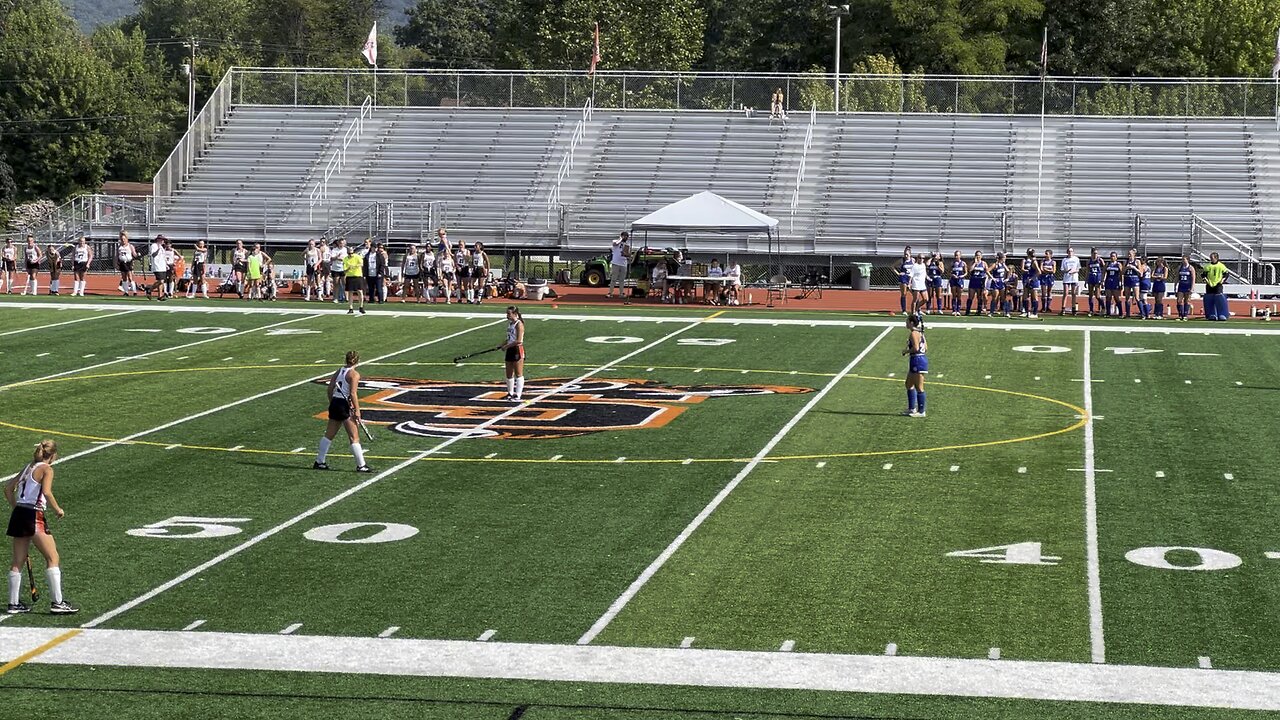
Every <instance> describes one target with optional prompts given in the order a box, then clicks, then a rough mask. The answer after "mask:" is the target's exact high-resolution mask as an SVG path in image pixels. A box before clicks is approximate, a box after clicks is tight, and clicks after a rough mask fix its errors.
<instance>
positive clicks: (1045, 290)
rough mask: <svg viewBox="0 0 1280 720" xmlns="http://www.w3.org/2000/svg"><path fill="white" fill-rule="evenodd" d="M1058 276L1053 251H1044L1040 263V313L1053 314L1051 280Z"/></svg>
mask: <svg viewBox="0 0 1280 720" xmlns="http://www.w3.org/2000/svg"><path fill="white" fill-rule="evenodd" d="M1057 275H1058V262H1057V261H1056V260H1054V259H1053V251H1052V250H1045V251H1044V259H1042V260H1041V261H1040V312H1043V313H1051V312H1053V279H1054V278H1055V277H1057Z"/></svg>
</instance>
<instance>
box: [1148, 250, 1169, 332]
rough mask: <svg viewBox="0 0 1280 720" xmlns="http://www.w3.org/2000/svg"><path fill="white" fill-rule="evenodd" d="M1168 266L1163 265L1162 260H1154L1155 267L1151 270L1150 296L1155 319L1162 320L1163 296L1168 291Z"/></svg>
mask: <svg viewBox="0 0 1280 720" xmlns="http://www.w3.org/2000/svg"><path fill="white" fill-rule="evenodd" d="M1168 280H1169V266H1168V265H1167V264H1166V263H1165V261H1164V258H1158V259H1157V260H1156V264H1155V267H1154V268H1152V270H1151V294H1152V296H1153V298H1152V299H1153V300H1154V305H1155V311H1156V319H1157V320H1163V319H1164V296H1165V294H1166V293H1167V292H1168V291H1169V285H1168Z"/></svg>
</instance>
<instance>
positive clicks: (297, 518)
mask: <svg viewBox="0 0 1280 720" xmlns="http://www.w3.org/2000/svg"><path fill="white" fill-rule="evenodd" d="M504 319H505V318H504ZM500 322H503V320H497V321H495V322H492V323H488V324H487V325H482V326H480V327H490V326H492V325H496V324H497V323H500ZM702 322H703V320H702V319H701V318H699V319H698V320H697V321H696V322H693V323H690V324H688V325H685V326H683V327H681V328H680V329H678V330H675V331H674V332H670V333H668V334H666V335H664V336H662V337H661V338H659V339H657V340H654V341H653V342H650V343H647V344H645V345H643V346H641V347H639V348H637V349H635V350H632V351H631V352H629V353H627V354H625V355H623V356H621V357H619V358H617V359H616V360H611V361H609V362H607V363H605V364H604V365H601V366H599V367H597V368H594V369H592V370H589V371H587V372H585V373H583V374H581V375H579V376H578V377H576V378H574V379H572V380H569V381H567V382H563V383H561V384H560V385H557V386H556V387H554V388H551V389H549V390H546V391H544V392H542V393H540V394H538V395H536V396H534V397H532V398H530V399H529V400H526V401H524V402H523V403H520V404H518V405H513V406H512V407H511V408H509V409H507V410H504V411H503V412H501V413H499V414H497V415H494V416H493V417H492V418H489V419H488V420H486V421H484V422H482V423H480V424H479V425H477V426H476V427H475V428H473V429H472V432H471V433H468V434H464V435H454V436H452V437H450V438H447V439H445V440H444V441H442V442H441V443H439V444H438V445H436V446H435V447H432V448H429V449H427V450H423V451H421V452H418V453H415V454H414V455H413V456H412V457H410V458H408V459H407V460H403V461H401V462H400V463H398V464H396V465H393V466H391V467H390V468H387V469H386V470H383V471H382V472H380V473H378V474H376V475H374V476H373V477H371V478H369V479H368V480H365V481H364V482H362V483H360V484H359V485H355V486H353V487H351V488H349V489H347V490H345V491H343V492H341V493H338V494H337V495H334V496H333V497H331V498H329V499H328V500H325V501H324V502H322V503H320V504H319V505H316V506H314V507H312V508H311V509H309V510H304V511H303V512H301V513H298V514H297V515H294V516H293V517H291V518H289V519H288V520H286V521H284V522H282V523H280V524H279V525H276V526H275V527H273V528H270V529H269V530H266V531H264V532H262V533H259V534H258V535H255V536H253V537H252V538H249V539H248V540H246V541H244V542H242V543H240V544H239V545H236V546H235V547H233V548H231V549H230V550H227V551H226V552H223V553H222V554H220V555H218V556H217V557H214V558H213V559H211V560H208V561H206V562H203V563H201V564H200V565H197V566H196V567H194V568H192V569H190V570H188V571H186V572H184V573H182V574H181V575H179V576H177V577H175V578H173V579H172V580H170V581H168V582H166V583H164V584H163V585H160V586H159V587H156V588H154V589H152V590H150V591H148V592H146V593H143V594H142V595H139V596H138V597H136V598H134V599H132V600H130V601H128V602H126V603H125V604H123V605H121V606H119V607H117V608H115V609H112V610H109V611H107V612H105V613H103V614H102V615H99V616H98V617H96V618H94V619H92V620H90V621H89V622H87V623H85V624H84V625H83V626H82V627H86V628H92V627H97V626H98V625H101V624H102V623H104V622H106V621H108V620H110V619H112V618H114V617H116V616H117V615H120V614H121V613H124V612H127V611H129V610H131V609H133V608H135V607H137V606H138V605H141V604H142V603H144V602H147V601H148V600H150V599H151V598H154V597H156V596H157V595H160V594H161V593H163V592H165V591H167V590H170V589H172V588H174V587H176V586H178V585H181V584H182V583H184V582H186V581H187V580H190V579H191V578H193V577H195V576H196V575H199V574H200V573H202V572H204V571H205V570H208V569H209V568H212V567H214V566H216V565H219V564H221V563H223V562H224V561H226V560H228V559H230V558H233V557H235V556H236V555H239V554H240V553H242V552H244V551H245V550H248V549H249V548H251V547H253V546H254V545H257V544H258V543H260V542H262V541H263V540H266V539H268V538H270V537H272V536H274V535H276V534H277V533H280V532H282V531H284V530H287V529H289V528H291V527H293V526H294V525H297V524H298V523H300V522H302V521H303V520H306V519H307V518H309V517H311V516H312V515H315V514H316V513H318V512H321V511H322V510H325V509H326V508H329V507H331V506H333V505H336V504H338V503H340V502H342V501H343V500H345V499H347V498H349V497H351V496H352V495H355V494H356V493H358V492H360V491H362V490H364V489H365V488H368V487H372V486H373V485H376V484H377V483H379V482H381V481H382V480H384V479H386V478H388V477H391V476H392V475H394V474H396V473H397V472H400V471H401V470H403V469H405V468H407V467H409V466H411V465H413V464H415V463H417V462H418V461H420V460H422V459H423V458H425V457H427V456H428V455H434V454H436V453H439V452H440V451H442V450H444V449H445V448H447V447H449V446H451V445H453V444H454V443H456V442H458V441H459V440H462V439H464V438H466V437H468V436H469V435H478V434H479V433H482V432H483V431H485V430H486V429H488V428H489V427H490V426H491V425H494V424H496V423H498V422H501V421H502V420H505V419H506V418H508V417H510V416H512V415H514V414H516V413H517V412H520V411H521V410H524V409H525V408H527V407H529V406H531V405H534V404H536V403H538V402H539V401H542V400H545V399H547V398H548V397H551V396H552V395H555V394H556V393H558V392H561V391H562V390H564V389H565V388H567V387H572V386H574V385H577V384H579V383H581V382H583V381H585V380H588V379H590V378H592V377H594V376H596V375H598V374H600V373H602V372H604V371H605V370H608V369H609V368H611V367H613V366H614V365H617V364H619V363H622V362H626V361H627V360H630V359H631V358H633V357H635V356H636V355H639V354H640V353H642V352H645V351H646V350H651V349H653V348H655V347H657V346H658V345H661V344H662V343H664V342H666V341H667V340H670V339H671V338H673V337H675V336H677V335H680V334H682V333H684V332H687V331H689V330H692V329H693V328H695V327H698V326H699V325H701V324H702ZM476 329H478V328H471V330H476ZM468 332H469V331H468ZM885 332H886V333H887V332H888V331H887V330H886V331H885ZM459 334H461V333H455V335H459ZM881 337H883V335H882V336H881ZM441 339H443V338H441ZM424 344H428V343H424ZM400 352H406V351H403V350H402V351H400ZM393 354H398V353H393ZM378 359H379V360H381V359H383V358H378ZM369 362H375V361H369ZM326 374H327V373H326ZM319 377H324V376H323V375H322V376H319ZM303 382H310V380H307V381H303ZM299 384H301V383H294V384H293V385H290V386H286V387H295V386H297V385H299ZM280 389H284V388H280ZM278 391H279V390H273V391H270V392H278ZM267 394H270V393H267ZM250 399H252V398H246V399H245V400H241V401H238V402H247V401H248V400H250ZM208 412H214V411H206V413H204V414H208ZM104 447H105V446H104ZM94 449H95V450H96V449H101V448H94ZM85 452H88V451H85ZM71 457H75V456H71Z"/></svg>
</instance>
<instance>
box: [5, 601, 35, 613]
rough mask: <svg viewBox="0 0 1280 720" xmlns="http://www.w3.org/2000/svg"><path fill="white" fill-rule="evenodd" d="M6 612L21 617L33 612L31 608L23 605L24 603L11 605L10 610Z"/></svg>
mask: <svg viewBox="0 0 1280 720" xmlns="http://www.w3.org/2000/svg"><path fill="white" fill-rule="evenodd" d="M6 612H8V613H9V614H10V615H21V614H22V613H29V612H31V608H29V607H27V606H26V605H23V604H22V603H15V604H11V605H9V609H8V610H7V611H6Z"/></svg>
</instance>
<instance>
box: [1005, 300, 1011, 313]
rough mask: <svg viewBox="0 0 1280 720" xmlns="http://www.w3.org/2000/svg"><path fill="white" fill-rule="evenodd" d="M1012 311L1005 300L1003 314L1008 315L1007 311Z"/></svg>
mask: <svg viewBox="0 0 1280 720" xmlns="http://www.w3.org/2000/svg"><path fill="white" fill-rule="evenodd" d="M1012 309H1013V306H1012V305H1011V304H1010V303H1009V301H1008V300H1005V301H1004V311H1005V314H1008V313H1009V311H1010V310H1012Z"/></svg>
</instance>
